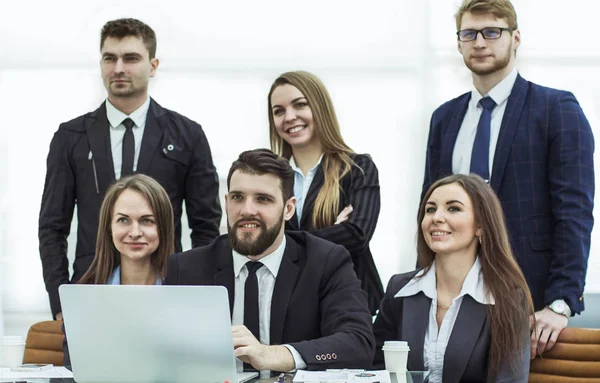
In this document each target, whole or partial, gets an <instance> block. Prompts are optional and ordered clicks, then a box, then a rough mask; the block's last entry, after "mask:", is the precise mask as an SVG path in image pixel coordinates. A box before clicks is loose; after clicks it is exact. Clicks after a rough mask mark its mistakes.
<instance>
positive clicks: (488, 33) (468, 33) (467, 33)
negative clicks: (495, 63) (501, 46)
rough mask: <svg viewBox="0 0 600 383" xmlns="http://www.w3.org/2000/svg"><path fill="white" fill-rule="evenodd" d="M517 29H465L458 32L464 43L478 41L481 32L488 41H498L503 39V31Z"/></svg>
mask: <svg viewBox="0 0 600 383" xmlns="http://www.w3.org/2000/svg"><path fill="white" fill-rule="evenodd" d="M514 30H515V28H500V27H489V28H483V29H463V30H462V31H458V32H456V35H457V36H458V39H459V40H460V41H462V42H465V41H473V40H476V39H477V34H479V33H480V32H481V36H483V38H484V39H486V40H497V39H499V38H500V37H502V31H509V32H512V31H514Z"/></svg>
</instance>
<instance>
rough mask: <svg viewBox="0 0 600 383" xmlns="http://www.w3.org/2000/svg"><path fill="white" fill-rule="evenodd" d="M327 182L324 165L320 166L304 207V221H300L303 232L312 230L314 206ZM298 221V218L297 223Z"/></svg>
mask: <svg viewBox="0 0 600 383" xmlns="http://www.w3.org/2000/svg"><path fill="white" fill-rule="evenodd" d="M324 182H325V177H324V175H323V165H322V163H321V165H319V167H318V168H317V172H316V173H315V178H313V180H312V182H311V183H310V188H309V189H308V193H306V199H305V200H304V205H303V206H302V220H301V221H300V229H301V230H310V229H312V217H311V216H310V213H312V211H313V205H314V204H315V200H316V199H317V195H318V194H319V191H320V190H321V186H323V183H324ZM297 222H298V219H297V218H296V223H297Z"/></svg>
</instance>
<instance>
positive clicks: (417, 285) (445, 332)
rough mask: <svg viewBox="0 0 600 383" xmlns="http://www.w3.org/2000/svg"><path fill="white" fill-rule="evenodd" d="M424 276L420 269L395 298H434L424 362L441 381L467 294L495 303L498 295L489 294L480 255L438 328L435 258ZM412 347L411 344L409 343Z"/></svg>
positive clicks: (435, 382)
mask: <svg viewBox="0 0 600 383" xmlns="http://www.w3.org/2000/svg"><path fill="white" fill-rule="evenodd" d="M421 275H423V271H422V270H421V271H419V272H418V273H417V274H416V275H415V276H414V277H413V279H411V280H410V281H409V282H408V283H407V284H406V286H404V287H403V288H402V289H401V290H400V291H398V293H397V294H396V295H395V296H394V297H408V296H412V295H416V294H418V293H419V292H421V291H422V292H423V293H424V294H425V295H426V296H427V297H428V298H430V299H431V307H430V309H429V326H428V327H427V330H426V332H425V342H424V344H423V363H424V365H425V369H426V370H429V382H431V383H441V382H442V374H443V371H444V354H445V353H446V347H447V346H448V340H449V339H450V335H451V334H452V329H453V328H454V323H455V322H456V318H457V317H458V312H459V311H460V306H461V304H462V301H463V297H464V296H465V295H467V294H468V295H470V296H471V297H472V298H473V299H475V300H476V301H477V302H479V303H481V304H486V305H489V304H492V305H493V304H494V298H493V297H492V296H491V294H490V296H486V294H485V290H484V283H483V273H482V272H481V262H480V261H479V257H477V258H476V259H475V263H473V266H472V267H471V270H469V273H468V274H467V277H466V278H465V281H464V282H463V286H462V290H461V292H460V294H458V296H457V297H456V298H454V299H453V300H452V304H451V305H450V308H449V309H448V311H447V312H446V315H444V319H443V320H442V325H441V327H439V328H438V325H437V321H436V314H437V292H436V279H435V261H434V262H433V264H432V265H431V269H430V270H429V272H428V273H427V274H426V275H425V276H424V277H422V278H417V277H419V276H421ZM408 346H409V347H410V345H408Z"/></svg>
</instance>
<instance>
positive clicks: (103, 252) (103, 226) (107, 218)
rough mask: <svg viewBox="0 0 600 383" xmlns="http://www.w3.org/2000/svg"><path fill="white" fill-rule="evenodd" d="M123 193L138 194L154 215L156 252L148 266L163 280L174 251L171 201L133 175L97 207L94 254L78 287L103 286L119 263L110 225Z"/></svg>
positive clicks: (158, 187)
mask: <svg viewBox="0 0 600 383" xmlns="http://www.w3.org/2000/svg"><path fill="white" fill-rule="evenodd" d="M125 190H133V191H135V192H137V193H139V194H141V195H142V196H143V197H144V198H145V199H146V200H147V201H148V203H149V204H150V207H151V208H152V211H153V212H154V216H155V218H156V227H157V229H158V248H157V249H156V251H155V252H154V253H153V254H152V256H151V258H150V262H151V263H152V266H153V267H154V269H155V270H156V271H157V272H158V275H159V277H160V278H161V279H162V278H164V276H165V271H166V268H167V261H168V258H169V256H170V255H171V254H173V252H174V251H175V248H174V235H175V234H174V233H175V229H174V226H175V225H174V221H173V208H172V206H171V200H170V199H169V195H168V194H167V192H166V191H165V189H163V187H162V186H161V185H160V184H159V183H158V181H156V180H155V179H154V178H152V177H149V176H146V175H143V174H135V175H132V176H129V177H125V178H121V179H120V180H118V181H117V182H116V183H114V184H113V185H112V186H111V187H110V188H109V189H108V191H107V192H106V195H105V196H104V201H102V206H101V207H100V218H99V222H98V236H97V240H96V254H95V255H94V260H93V261H92V264H91V266H90V268H89V269H88V270H87V271H86V273H85V274H84V275H83V276H82V277H81V279H80V280H79V282H78V283H84V284H106V283H107V282H108V279H109V278H110V275H111V274H112V272H113V270H114V269H115V268H116V267H117V266H118V265H119V264H120V263H121V257H120V255H119V252H118V251H117V248H116V247H115V244H114V242H113V239H112V230H111V221H112V216H113V208H114V206H115V203H116V202H117V199H118V198H119V196H120V195H121V194H122V193H123V192H124V191H125Z"/></svg>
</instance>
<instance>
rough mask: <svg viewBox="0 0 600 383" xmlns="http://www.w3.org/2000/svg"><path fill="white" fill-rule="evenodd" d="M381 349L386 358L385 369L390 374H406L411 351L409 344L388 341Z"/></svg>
mask: <svg viewBox="0 0 600 383" xmlns="http://www.w3.org/2000/svg"><path fill="white" fill-rule="evenodd" d="M381 349H382V350H383V356H384V358H385V369H386V370H387V371H388V372H392V373H396V374H405V373H406V366H407V363H408V352H409V351H410V348H409V347H408V342H404V341H386V342H384V343H383V347H382V348H381Z"/></svg>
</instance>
